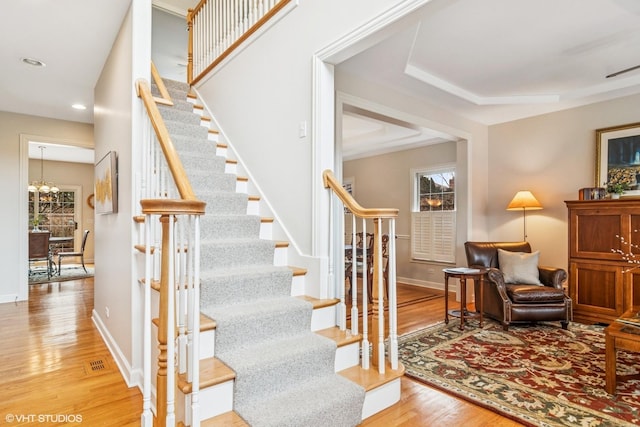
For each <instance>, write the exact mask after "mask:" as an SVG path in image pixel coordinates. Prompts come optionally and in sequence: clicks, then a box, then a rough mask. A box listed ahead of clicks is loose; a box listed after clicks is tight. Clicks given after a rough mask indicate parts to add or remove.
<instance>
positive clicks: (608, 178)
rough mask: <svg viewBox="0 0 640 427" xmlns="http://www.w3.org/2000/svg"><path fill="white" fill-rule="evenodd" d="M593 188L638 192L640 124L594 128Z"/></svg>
mask: <svg viewBox="0 0 640 427" xmlns="http://www.w3.org/2000/svg"><path fill="white" fill-rule="evenodd" d="M595 176H596V180H595V186H596V187H603V186H607V187H609V188H611V187H612V186H614V185H616V184H621V185H622V186H623V187H624V189H625V193H626V194H640V123H630V124H627V125H621V126H613V127H608V128H604V129H597V130H596V175H595Z"/></svg>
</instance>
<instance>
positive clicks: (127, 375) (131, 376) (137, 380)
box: [91, 309, 142, 389]
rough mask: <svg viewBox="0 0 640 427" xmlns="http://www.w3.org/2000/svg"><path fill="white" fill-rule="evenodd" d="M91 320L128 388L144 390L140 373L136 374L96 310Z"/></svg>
mask: <svg viewBox="0 0 640 427" xmlns="http://www.w3.org/2000/svg"><path fill="white" fill-rule="evenodd" d="M91 320H93V324H94V325H95V326H96V328H97V329H98V332H99V333H100V336H101V337H102V340H103V341H104V343H105V344H106V346H107V348H108V349H109V353H111V356H113V359H114V360H115V361H116V365H118V369H119V370H120V374H121V375H122V378H124V381H125V382H126V383H127V387H138V388H140V389H142V380H141V378H142V375H141V374H140V373H139V372H137V373H134V371H133V370H132V369H131V366H130V365H129V361H128V360H127V358H126V357H125V356H124V354H122V352H121V351H120V347H119V346H118V344H117V343H116V341H115V340H114V339H113V336H111V334H110V333H109V330H108V329H107V327H106V326H105V324H104V323H103V322H102V319H101V318H100V315H99V314H98V312H97V311H96V310H95V309H94V310H93V312H92V315H91Z"/></svg>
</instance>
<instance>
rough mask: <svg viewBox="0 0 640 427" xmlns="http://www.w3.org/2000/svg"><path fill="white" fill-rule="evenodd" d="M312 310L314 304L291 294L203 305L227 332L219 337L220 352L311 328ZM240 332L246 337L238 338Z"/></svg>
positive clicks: (217, 343)
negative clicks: (233, 302)
mask: <svg viewBox="0 0 640 427" xmlns="http://www.w3.org/2000/svg"><path fill="white" fill-rule="evenodd" d="M312 310H313V307H312V306H311V304H309V303H307V302H305V301H302V300H299V299H297V298H294V297H290V296H283V297H277V298H262V299H258V300H253V301H248V302H245V303H242V304H226V305H217V306H211V307H206V306H204V307H201V311H202V313H204V314H205V315H206V316H208V317H211V318H212V319H214V320H215V321H216V326H217V328H218V330H224V331H225V332H226V333H224V334H220V335H218V336H217V337H216V347H217V349H218V351H219V352H224V351H225V349H227V348H236V349H238V348H242V347H243V346H245V347H250V346H256V345H258V344H260V343H262V342H265V341H271V340H278V339H284V338H287V337H291V336H294V335H299V334H300V332H305V331H310V330H311V312H312ZM282 316H287V317H288V319H289V322H282ZM238 336H241V337H243V339H242V340H238V339H237V337H238Z"/></svg>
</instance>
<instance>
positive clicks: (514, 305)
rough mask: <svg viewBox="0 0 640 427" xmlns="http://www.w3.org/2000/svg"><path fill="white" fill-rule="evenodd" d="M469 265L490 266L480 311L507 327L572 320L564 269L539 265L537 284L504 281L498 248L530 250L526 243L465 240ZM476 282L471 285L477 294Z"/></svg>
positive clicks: (563, 326)
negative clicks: (515, 324)
mask: <svg viewBox="0 0 640 427" xmlns="http://www.w3.org/2000/svg"><path fill="white" fill-rule="evenodd" d="M464 248H465V252H466V255H467V264H468V265H469V267H485V268H489V271H488V273H487V276H488V280H487V281H486V282H485V285H484V286H485V288H484V292H483V294H484V298H483V305H482V308H483V312H484V313H485V314H486V315H487V316H488V317H491V318H493V319H495V320H497V321H499V322H501V323H502V327H503V329H504V330H505V331H506V330H508V329H509V325H510V324H511V323H513V322H542V321H556V320H559V321H560V323H561V325H562V329H567V326H568V325H569V322H570V321H571V320H573V310H572V302H571V298H569V297H568V296H566V295H565V293H564V290H563V288H562V283H563V282H564V281H566V280H567V272H566V271H565V270H563V269H561V268H553V267H540V266H538V272H539V276H540V282H541V283H542V285H543V286H540V285H528V284H518V283H505V282H504V277H503V274H502V272H501V271H500V266H499V264H498V248H500V249H503V250H506V251H511V252H526V253H531V245H529V243H528V242H466V243H465V244H464ZM479 286H480V285H479V283H475V284H474V288H475V289H474V290H475V294H476V295H480V291H479Z"/></svg>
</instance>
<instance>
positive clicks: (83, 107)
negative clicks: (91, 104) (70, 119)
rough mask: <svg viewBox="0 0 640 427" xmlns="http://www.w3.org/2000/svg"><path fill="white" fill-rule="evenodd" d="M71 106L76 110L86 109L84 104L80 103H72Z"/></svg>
mask: <svg viewBox="0 0 640 427" xmlns="http://www.w3.org/2000/svg"><path fill="white" fill-rule="evenodd" d="M71 108H75V109H76V110H86V109H87V107H85V106H84V105H82V104H73V105H72V106H71Z"/></svg>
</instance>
